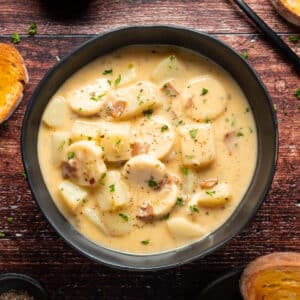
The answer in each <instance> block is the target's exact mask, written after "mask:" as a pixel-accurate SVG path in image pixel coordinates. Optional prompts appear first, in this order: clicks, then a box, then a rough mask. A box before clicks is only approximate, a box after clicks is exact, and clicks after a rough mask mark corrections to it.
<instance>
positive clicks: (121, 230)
mask: <svg viewBox="0 0 300 300" xmlns="http://www.w3.org/2000/svg"><path fill="white" fill-rule="evenodd" d="M127 218H128V219H127ZM127 218H124V214H121V213H109V212H106V213H105V214H104V215H103V223H104V225H105V228H106V230H107V231H108V233H109V234H110V235H112V236H121V235H125V234H128V233H129V232H130V231H132V230H133V220H132V219H131V218H130V217H129V216H127Z"/></svg>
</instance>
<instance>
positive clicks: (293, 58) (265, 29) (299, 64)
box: [234, 0, 300, 74]
mask: <svg viewBox="0 0 300 300" xmlns="http://www.w3.org/2000/svg"><path fill="white" fill-rule="evenodd" d="M234 2H235V3H236V4H237V5H238V6H239V7H240V8H241V9H242V10H243V11H244V12H245V14H246V15H247V16H248V17H249V18H250V19H251V20H252V21H253V22H254V23H255V24H256V25H257V27H258V28H259V29H260V30H261V31H262V33H264V34H265V36H266V37H267V38H268V39H269V40H270V41H271V42H272V43H273V44H274V45H275V46H277V47H278V48H279V49H280V50H281V52H282V53H283V54H284V55H285V56H286V57H287V58H288V59H289V60H290V62H291V63H292V64H293V66H294V67H295V69H296V70H297V72H298V73H299V74H300V58H299V56H298V55H297V54H296V53H295V52H293V51H292V49H291V48H290V47H289V46H288V45H287V44H286V43H285V42H284V41H283V40H282V39H281V38H280V37H279V36H278V35H277V34H276V33H275V32H274V31H273V30H272V29H271V28H270V27H269V26H268V25H267V24H266V23H265V22H264V21H263V20H262V19H261V18H260V17H259V16H258V15H257V14H256V13H255V12H254V11H253V10H252V9H251V8H250V7H249V6H248V5H247V4H246V3H245V2H244V1H243V0H234Z"/></svg>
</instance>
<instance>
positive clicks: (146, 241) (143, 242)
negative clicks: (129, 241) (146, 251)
mask: <svg viewBox="0 0 300 300" xmlns="http://www.w3.org/2000/svg"><path fill="white" fill-rule="evenodd" d="M149 243H150V241H149V240H143V241H141V244H143V245H148V244H149Z"/></svg>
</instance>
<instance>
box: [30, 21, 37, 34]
mask: <svg viewBox="0 0 300 300" xmlns="http://www.w3.org/2000/svg"><path fill="white" fill-rule="evenodd" d="M36 33H37V26H36V23H35V22H31V23H30V26H29V29H28V34H29V35H30V36H34V35H36Z"/></svg>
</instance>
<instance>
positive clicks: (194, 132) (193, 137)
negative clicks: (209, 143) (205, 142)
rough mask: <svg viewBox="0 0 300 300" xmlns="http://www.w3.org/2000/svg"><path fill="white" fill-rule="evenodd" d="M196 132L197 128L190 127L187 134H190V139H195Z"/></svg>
mask: <svg viewBox="0 0 300 300" xmlns="http://www.w3.org/2000/svg"><path fill="white" fill-rule="evenodd" d="M197 133H198V129H192V130H190V131H189V134H190V136H191V138H192V139H195V138H196V136H197Z"/></svg>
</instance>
